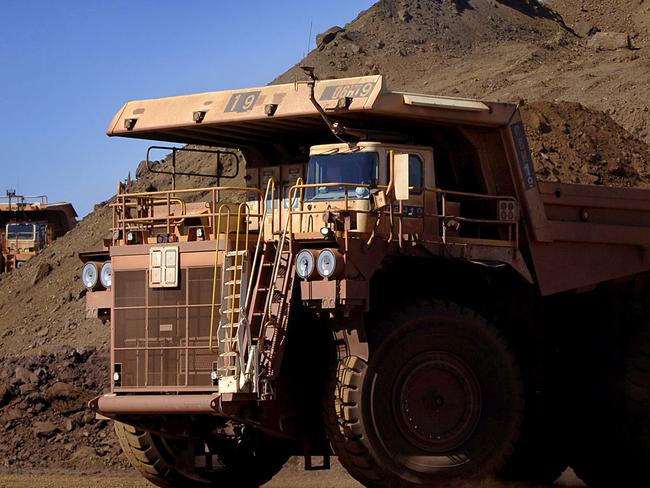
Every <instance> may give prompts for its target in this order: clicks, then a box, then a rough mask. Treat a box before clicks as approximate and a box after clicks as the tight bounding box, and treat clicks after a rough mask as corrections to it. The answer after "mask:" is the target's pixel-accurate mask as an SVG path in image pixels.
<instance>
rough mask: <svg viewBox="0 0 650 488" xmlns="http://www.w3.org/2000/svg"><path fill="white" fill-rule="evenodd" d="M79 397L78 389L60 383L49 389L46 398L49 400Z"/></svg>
mask: <svg viewBox="0 0 650 488" xmlns="http://www.w3.org/2000/svg"><path fill="white" fill-rule="evenodd" d="M76 395H77V389H76V388H75V387H74V386H72V385H71V384H69V383H63V382H61V381H59V382H58V383H54V384H53V385H52V386H51V387H50V388H48V390H47V392H46V394H45V396H46V397H47V398H48V399H49V400H55V399H61V398H72V397H75V396H76Z"/></svg>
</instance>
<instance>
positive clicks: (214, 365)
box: [84, 76, 650, 486]
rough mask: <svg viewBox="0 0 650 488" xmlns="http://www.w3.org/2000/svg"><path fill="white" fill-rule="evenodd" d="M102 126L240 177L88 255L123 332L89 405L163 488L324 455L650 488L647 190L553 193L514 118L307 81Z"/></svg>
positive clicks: (129, 223)
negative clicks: (213, 155) (635, 480)
mask: <svg viewBox="0 0 650 488" xmlns="http://www.w3.org/2000/svg"><path fill="white" fill-rule="evenodd" d="M108 134H109V135H110V136H124V137H136V138H142V139H152V140H158V141H160V140H166V141H170V142H175V143H183V144H196V145H201V146H214V147H218V148H230V150H231V151H232V153H231V156H232V157H233V158H235V159H236V160H237V164H239V165H241V166H242V167H243V165H244V164H245V168H246V178H245V183H239V184H235V183H234V181H236V180H232V181H230V183H232V186H227V185H225V186H224V184H223V180H222V181H221V182H220V184H219V186H211V187H206V188H191V189H183V190H179V189H175V188H172V189H169V190H163V191H154V192H142V193H128V192H126V191H125V190H123V189H122V190H121V191H120V192H119V194H118V195H117V197H116V200H115V202H114V203H113V215H114V217H113V222H114V225H113V235H112V242H111V246H110V252H109V253H107V254H106V255H104V257H101V256H99V257H97V258H96V260H95V261H92V262H89V263H87V264H86V267H87V268H88V270H87V271H88V273H89V274H86V273H85V272H84V281H85V282H86V285H87V286H88V287H89V288H93V289H94V290H96V291H93V292H92V293H89V294H88V295H89V297H90V298H91V297H92V295H93V294H94V293H103V294H104V295H103V296H104V297H105V299H104V303H105V305H104V308H107V307H108V306H109V302H110V313H109V314H108V315H110V319H111V371H110V375H111V379H112V380H111V381H112V383H111V391H110V393H107V394H105V395H102V396H100V397H98V398H96V399H94V400H93V401H92V402H91V406H92V408H94V410H95V411H96V412H98V414H101V415H103V416H106V417H109V418H112V419H114V420H116V430H117V433H118V436H119V438H120V441H121V443H122V446H123V447H124V450H125V452H126V454H127V456H128V457H129V458H130V459H131V461H132V462H133V464H134V465H135V466H136V467H138V468H139V469H140V471H141V472H142V473H143V474H144V475H145V476H147V477H148V478H149V479H150V480H152V481H153V482H154V483H157V484H160V485H161V486H162V485H164V486H167V485H169V484H172V485H173V484H178V485H179V486H221V484H224V486H225V485H227V484H228V483H230V482H232V483H235V482H237V483H244V484H251V485H259V484H262V483H264V482H266V481H267V480H268V479H270V478H271V477H272V476H273V475H274V474H275V473H277V472H278V471H279V470H280V469H281V467H282V465H283V464H284V462H285V461H286V460H287V459H288V457H289V456H290V455H304V456H305V459H306V467H307V468H309V469H317V468H327V467H328V466H329V456H330V455H331V454H334V455H336V456H338V458H339V460H340V462H341V463H342V464H343V465H344V466H345V467H346V468H347V469H348V471H349V472H350V473H351V474H352V475H353V476H354V477H355V478H357V479H358V480H359V481H360V482H361V483H363V484H364V485H366V486H420V485H422V486H434V485H436V484H437V483H439V482H450V481H453V480H460V479H467V478H478V477H482V476H491V475H495V476H499V477H503V478H508V479H520V480H523V479H526V480H532V481H545V482H548V481H552V480H553V479H554V478H555V477H557V476H558V475H559V474H560V473H561V472H562V470H563V469H565V468H566V466H567V465H569V464H571V465H572V466H573V467H574V468H575V469H576V471H577V472H578V473H579V474H580V476H581V477H583V478H584V479H585V480H586V481H587V482H588V483H590V484H593V486H600V485H602V483H604V482H606V480H608V479H609V478H608V476H610V475H613V474H612V473H610V472H609V471H607V469H608V468H607V466H611V465H612V463H603V462H602V459H603V456H605V455H606V456H614V457H616V456H619V457H618V458H617V459H620V463H618V464H616V463H614V465H616V466H617V470H616V471H617V473H616V475H617V476H621V474H620V472H619V470H623V468H625V469H624V471H625V472H628V473H632V474H633V475H635V476H636V475H642V476H645V477H646V478H647V473H645V471H644V470H643V469H642V466H643V465H644V464H643V463H644V462H645V461H647V459H643V456H644V455H647V452H648V437H647V427H648V410H650V409H649V408H648V400H647V399H648V382H649V378H648V367H647V366H648V347H649V344H648V336H649V334H650V331H649V329H648V326H647V322H646V321H644V319H643V316H644V311H643V307H644V306H645V298H646V296H647V292H646V290H647V270H648V269H650V258H649V254H648V249H649V246H650V199H649V198H648V196H649V193H648V192H647V191H646V190H636V189H614V188H603V187H594V186H579V185H570V184H561V183H547V182H539V181H537V179H536V177H535V171H534V167H533V161H532V159H531V153H530V150H529V147H528V143H527V140H526V134H525V130H524V126H523V123H522V119H521V117H520V114H519V111H518V107H517V106H515V105H513V104H506V103H489V102H479V101H472V100H465V99H455V98H446V97H437V96H430V95H421V94H412V93H402V92H394V91H390V90H388V89H387V87H386V86H385V84H384V80H383V79H382V77H381V76H368V77H361V78H351V79H341V80H327V81H319V82H316V81H315V80H314V79H313V78H311V79H310V80H309V81H306V82H298V83H296V84H290V85H277V86H267V87H263V88H254V89H249V90H234V91H226V92H213V93H204V94H197V95H189V96H180V97H172V98H164V99H156V100H143V101H133V102H129V103H127V104H126V105H125V106H124V107H123V108H122V109H121V110H120V111H119V112H118V113H117V115H116V116H115V117H114V119H113V121H112V122H111V125H110V126H109V129H108ZM220 151H221V149H220ZM101 260H105V261H106V263H101V262H99V261H101ZM104 267H105V268H106V270H105V271H106V272H105V273H104V274H103V275H104V276H105V277H108V278H107V279H106V281H105V286H103V287H102V285H101V284H98V283H99V281H98V280H99V274H100V272H101V271H102V270H104ZM90 268H93V269H90ZM84 270H86V268H84ZM111 272H112V274H111ZM102 283H104V281H102ZM102 288H103V289H102ZM104 312H105V313H106V310H104ZM644 361H645V362H644ZM639 406H641V407H642V408H639ZM603 423H604V424H607V425H606V426H603V425H602V424H603ZM596 425H598V433H599V434H598V435H599V438H598V441H597V442H596V441H594V439H593V438H590V435H591V436H593V432H594V430H595V427H596ZM623 425H625V427H622V426H623ZM614 445H615V446H616V448H615V450H616V452H612V451H613V448H612V446H614ZM642 448H643V449H645V450H643V449H642ZM642 452H643V453H646V454H639V453H642ZM314 456H322V457H323V460H322V463H320V464H319V465H318V466H316V465H315V464H313V463H312V457H314ZM632 474H630V476H631V475H632ZM625 476H626V475H625ZM644 479H645V478H644ZM603 480H605V481H603Z"/></svg>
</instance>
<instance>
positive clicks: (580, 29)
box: [573, 22, 598, 37]
mask: <svg viewBox="0 0 650 488" xmlns="http://www.w3.org/2000/svg"><path fill="white" fill-rule="evenodd" d="M573 32H575V33H576V34H578V35H579V36H580V37H589V36H591V35H593V34H595V33H596V32H598V28H597V27H596V26H595V25H594V24H592V23H591V22H576V23H575V25H574V26H573Z"/></svg>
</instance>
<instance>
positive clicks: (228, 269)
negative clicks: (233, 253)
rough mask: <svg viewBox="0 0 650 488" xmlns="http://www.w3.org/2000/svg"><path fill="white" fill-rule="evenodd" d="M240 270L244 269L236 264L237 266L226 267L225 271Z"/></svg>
mask: <svg viewBox="0 0 650 488" xmlns="http://www.w3.org/2000/svg"><path fill="white" fill-rule="evenodd" d="M242 269H244V267H243V266H241V265H239V264H238V265H237V266H228V267H227V268H226V271H235V270H237V271H241V270H242Z"/></svg>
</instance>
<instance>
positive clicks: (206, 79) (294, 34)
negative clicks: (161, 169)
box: [0, 0, 374, 215]
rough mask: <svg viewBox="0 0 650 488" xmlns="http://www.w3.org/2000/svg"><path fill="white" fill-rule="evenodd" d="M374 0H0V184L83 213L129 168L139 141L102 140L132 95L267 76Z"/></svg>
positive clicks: (254, 81) (217, 86) (139, 151)
mask: <svg viewBox="0 0 650 488" xmlns="http://www.w3.org/2000/svg"><path fill="white" fill-rule="evenodd" d="M373 3H374V1H373V0H354V1H351V0H348V1H345V0H329V1H328V2H322V1H315V0H314V1H312V0H306V1H302V2H295V1H293V2H292V1H288V0H274V1H262V0H240V1H238V2H232V1H217V0H214V1H207V0H205V1H196V0H195V1H192V0H188V1H183V2H181V1H175V2H174V1H167V0H157V1H154V0H146V1H145V0H131V1H109V2H102V1H99V0H86V1H81V0H78V1H63V0H60V1H51V0H41V1H29V0H22V1H17V0H0V110H1V113H0V168H1V170H2V171H0V193H2V194H4V192H5V190H6V189H9V188H17V189H18V191H19V192H21V193H24V194H43V193H45V194H47V195H48V196H49V197H50V201H54V200H68V201H72V202H73V203H74V204H75V206H76V207H77V211H78V212H79V214H80V215H84V214H86V213H88V212H89V211H91V210H92V207H93V205H94V204H95V203H98V202H100V201H103V200H105V199H107V198H108V197H110V196H111V195H112V194H113V193H114V192H115V188H116V185H117V181H118V180H119V179H123V178H125V177H126V175H127V174H128V172H129V171H131V172H132V173H135V167H136V166H137V164H138V162H139V161H140V160H141V159H143V158H144V152H145V149H146V147H147V146H148V145H149V144H150V143H149V142H145V141H133V140H128V139H119V138H108V137H107V136H106V135H105V130H106V127H107V126H108V123H109V122H110V120H111V118H112V117H113V115H114V114H115V112H116V111H117V110H118V109H119V108H120V107H121V105H122V104H123V103H124V102H125V101H127V100H129V99H138V98H155V97H161V96H169V95H178V94H183V93H192V92H202V91H212V90H224V89H231V88H239V87H247V86H257V85H263V84H266V83H268V82H269V81H271V80H272V79H273V78H274V77H275V76H277V75H278V74H280V73H281V72H283V71H285V70H286V69H287V68H289V67H290V66H292V65H293V64H295V63H296V62H297V61H299V60H300V59H301V58H302V56H303V54H304V52H305V50H306V48H307V38H308V34H309V27H310V22H313V32H312V38H311V44H310V48H313V47H314V36H315V35H316V34H317V33H319V32H322V31H324V30H325V29H327V28H329V27H331V26H332V25H337V24H338V25H344V24H345V23H347V22H349V21H351V20H352V19H354V18H355V17H356V15H357V14H358V12H359V11H361V10H363V9H366V8H368V7H369V6H370V5H372V4H373Z"/></svg>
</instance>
